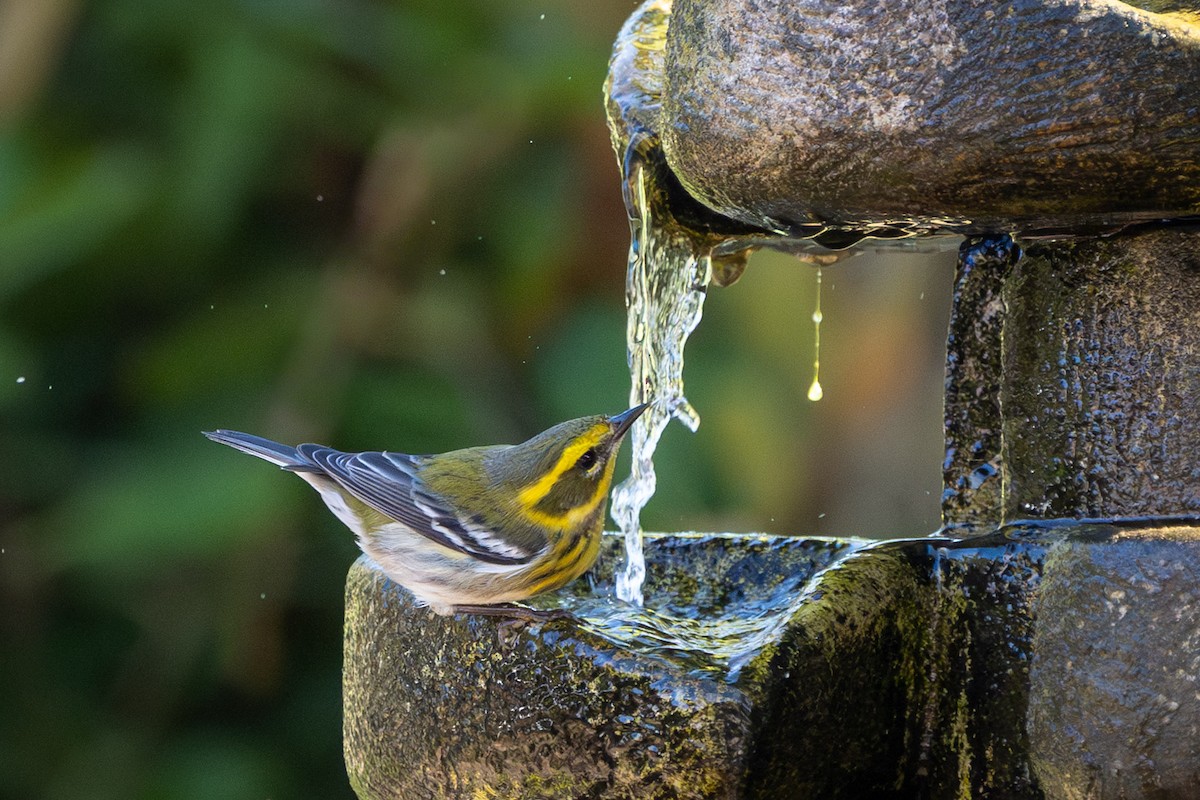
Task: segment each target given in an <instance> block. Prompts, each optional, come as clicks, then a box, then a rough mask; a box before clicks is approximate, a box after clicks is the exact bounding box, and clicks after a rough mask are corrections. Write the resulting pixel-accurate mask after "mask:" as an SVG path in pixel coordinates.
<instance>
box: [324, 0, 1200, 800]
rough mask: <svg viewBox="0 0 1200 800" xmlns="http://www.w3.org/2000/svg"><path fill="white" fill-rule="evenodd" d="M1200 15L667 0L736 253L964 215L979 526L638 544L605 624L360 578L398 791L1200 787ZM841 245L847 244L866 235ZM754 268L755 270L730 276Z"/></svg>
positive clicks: (624, 146)
mask: <svg viewBox="0 0 1200 800" xmlns="http://www.w3.org/2000/svg"><path fill="white" fill-rule="evenodd" d="M1197 20H1200V12H1198V9H1197V7H1196V6H1195V5H1194V4H1191V5H1189V4H1188V3H1183V2H1176V3H1172V2H1170V0H1166V2H1158V3H1155V5H1154V8H1153V9H1139V8H1135V7H1132V6H1128V5H1123V4H1121V3H1117V2H1104V3H1101V2H1096V1H1095V0H1070V1H1065V2H1062V1H1059V0H1041V1H1040V2H1035V1H1034V0H1029V1H1028V2H1025V1H1024V0H1017V1H1015V2H1007V3H1000V4H996V3H991V2H982V0H944V1H943V2H935V3H918V2H915V0H914V1H912V2H910V1H909V0H893V1H892V2H888V3H882V4H881V3H879V2H876V1H875V0H844V2H839V3H837V4H833V3H829V2H827V0H674V2H673V3H672V2H669V0H648V2H646V3H644V4H643V5H642V6H641V7H640V8H639V9H638V10H637V11H636V12H635V13H634V15H633V16H632V17H631V18H630V20H629V22H628V23H627V24H626V26H625V29H624V30H623V31H622V32H621V35H620V37H619V38H618V42H617V46H616V50H615V52H614V57H613V61H612V65H611V70H610V76H609V83H608V86H607V87H606V88H607V90H608V99H609V102H608V111H609V120H610V125H611V127H612V129H613V133H614V141H615V142H616V143H617V147H618V153H619V154H621V156H622V160H623V163H626V164H629V163H631V162H632V161H637V162H638V163H640V164H642V165H643V166H644V167H646V168H648V169H649V171H651V172H652V173H653V176H654V185H653V191H652V193H653V194H654V196H655V198H656V209H657V211H656V213H657V214H658V215H659V217H660V218H661V219H665V220H668V222H667V223H666V224H669V225H672V226H676V229H677V230H682V231H686V232H687V237H688V238H689V239H690V240H692V241H693V242H695V243H696V246H697V247H698V248H706V249H707V251H708V253H709V254H710V255H711V254H716V255H718V256H719V258H717V259H716V260H715V261H714V279H715V280H717V282H719V283H731V282H733V281H734V280H736V277H737V274H738V273H739V271H740V269H741V268H742V267H744V253H745V251H747V250H748V249H752V248H755V247H777V248H781V249H787V250H789V251H791V252H794V253H796V254H797V255H799V256H800V258H802V259H808V260H814V261H820V260H822V259H827V258H829V257H830V254H836V252H837V251H838V250H839V249H840V248H844V247H847V246H851V245H853V244H855V243H856V242H859V241H862V240H864V239H868V240H872V241H881V240H888V239H905V240H913V241H916V240H921V239H922V238H923V237H934V236H957V237H961V238H962V245H961V248H960V251H959V254H960V255H959V263H958V270H957V277H956V286H955V294H954V309H953V313H952V317H951V323H950V331H949V338H948V346H947V369H946V397H945V420H946V425H945V430H946V458H945V462H944V493H943V502H942V507H943V517H944V522H945V525H944V528H943V530H942V531H940V532H939V533H938V534H935V535H933V536H930V537H928V538H925V539H918V540H906V541H894V542H880V543H867V542H863V541H850V540H816V539H799V538H797V539H789V538H782V537H767V536H754V535H743V536H735V535H682V534H681V535H661V536H651V537H648V539H647V553H648V557H647V563H648V577H647V584H646V589H645V596H646V607H645V608H644V609H641V610H637V609H631V608H628V607H624V606H622V604H619V603H617V602H616V601H615V600H613V599H612V583H613V580H614V578H613V576H614V573H615V571H616V569H617V568H618V567H619V563H620V560H621V556H620V553H619V552H618V544H617V542H616V541H615V539H614V540H613V541H610V542H608V543H607V544H606V550H605V552H604V553H603V555H602V556H601V559H600V562H599V563H598V565H597V568H596V570H595V574H594V576H593V578H592V579H591V581H590V582H583V581H581V582H579V584H578V585H577V586H575V587H572V588H571V590H569V591H564V593H562V594H561V595H560V596H558V597H555V598H550V599H548V600H547V602H548V603H551V604H555V605H557V606H559V607H562V608H567V609H569V610H571V611H572V612H573V613H574V614H575V618H574V619H570V620H555V621H551V622H545V623H535V624H525V625H517V624H512V623H508V624H506V623H503V622H498V621H496V620H494V619H491V618H472V617H467V616H459V617H455V618H437V617H432V616H431V615H429V613H428V612H427V611H425V610H422V609H417V608H415V607H414V606H413V604H412V602H411V599H410V598H409V596H408V595H407V594H406V593H405V592H404V590H402V589H398V588H397V587H394V586H392V585H390V584H389V583H388V582H387V580H386V578H384V577H383V576H382V574H381V573H379V572H378V570H377V569H376V568H375V567H374V565H372V564H371V563H370V562H369V561H366V560H360V561H359V562H358V563H356V564H355V565H354V566H353V567H352V569H351V571H350V575H349V579H348V582H347V593H346V603H347V613H346V628H345V670H344V680H345V753H346V763H347V769H348V772H349V775H350V779H351V783H352V784H353V786H354V788H355V790H356V791H357V792H358V794H359V796H360V797H363V798H426V797H428V798H460V797H461V798H475V797H488V798H575V797H580V798H584V797H586V798H610V797H611V798H632V797H637V798H730V799H734V798H739V799H740V798H876V797H897V798H910V797H918V798H959V797H963V798H967V797H998V798H1043V797H1045V798H1092V797H1095V798H1108V797H1112V798H1140V797H1145V798H1175V797H1178V798H1188V797H1197V796H1200V525H1198V524H1197V515H1200V462H1198V461H1197V454H1200V247H1198V245H1200V233H1197V229H1198V227H1197V226H1198V224H1200V81H1198V80H1197V78H1200V26H1198V24H1197ZM835 268H836V267H835ZM730 291H736V289H731V290H730Z"/></svg>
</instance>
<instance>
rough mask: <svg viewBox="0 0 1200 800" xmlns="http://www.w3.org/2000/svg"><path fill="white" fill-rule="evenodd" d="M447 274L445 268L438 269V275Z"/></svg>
mask: <svg viewBox="0 0 1200 800" xmlns="http://www.w3.org/2000/svg"><path fill="white" fill-rule="evenodd" d="M445 274H446V270H444V269H439V270H438V275H445Z"/></svg>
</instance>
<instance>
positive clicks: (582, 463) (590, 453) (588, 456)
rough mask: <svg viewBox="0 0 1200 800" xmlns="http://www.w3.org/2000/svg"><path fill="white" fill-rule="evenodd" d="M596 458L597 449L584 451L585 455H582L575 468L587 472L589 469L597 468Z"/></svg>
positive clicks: (592, 448)
mask: <svg viewBox="0 0 1200 800" xmlns="http://www.w3.org/2000/svg"><path fill="white" fill-rule="evenodd" d="M596 458H597V456H596V448H594V447H589V448H588V449H587V450H584V451H583V455H581V456H580V457H579V460H578V461H576V462H575V468H576V469H581V470H583V471H584V472H587V471H588V470H589V469H591V468H592V467H594V466H596Z"/></svg>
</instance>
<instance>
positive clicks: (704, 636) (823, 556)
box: [344, 531, 1059, 800]
mask: <svg viewBox="0 0 1200 800" xmlns="http://www.w3.org/2000/svg"><path fill="white" fill-rule="evenodd" d="M1046 536H1051V537H1057V536H1059V534H1058V533H1055V532H1050V533H1046V532H1030V531H1007V532H1003V533H999V534H996V535H993V536H989V537H980V538H976V539H972V540H969V541H963V542H954V541H951V540H946V539H936V538H934V539H924V540H915V541H902V542H884V543H878V544H875V545H872V546H870V547H866V548H863V549H861V550H859V551H857V552H854V553H852V554H850V555H849V556H848V557H845V558H844V559H843V560H842V561H840V562H839V563H838V564H837V566H835V567H833V568H832V569H827V570H825V571H824V572H822V573H821V574H820V576H819V577H818V578H817V579H816V581H815V583H814V584H812V585H811V586H809V587H807V589H805V587H804V584H805V582H806V580H807V579H808V578H809V577H810V576H811V575H812V574H813V572H814V571H815V570H816V569H818V568H819V567H822V566H824V565H826V564H828V563H830V561H831V559H833V558H835V557H839V556H846V554H847V553H850V552H851V549H852V548H850V547H848V546H847V543H844V542H843V543H837V542H829V541H813V540H799V539H780V538H770V537H753V536H741V537H736V536H733V537H731V536H719V537H718V536H712V537H700V538H689V537H661V538H657V539H654V540H652V545H651V547H650V562H649V565H650V581H651V582H650V583H649V584H648V585H647V598H648V600H649V602H651V603H652V605H653V610H652V611H651V612H650V613H649V614H648V615H634V616H632V617H630V616H629V615H627V614H626V615H624V616H622V615H621V614H618V613H617V610H619V609H617V610H613V609H612V608H610V607H611V606H612V605H613V604H612V603H611V602H610V601H605V600H596V599H594V598H593V599H592V600H584V599H583V598H582V596H581V597H577V598H574V599H570V600H569V601H568V602H569V604H570V607H572V608H575V609H576V610H578V611H580V613H581V614H582V615H583V616H584V617H585V618H586V620H587V621H585V622H553V623H546V624H541V625H528V626H517V627H513V626H511V625H509V626H504V625H503V624H502V623H497V621H496V620H493V619H490V618H467V617H460V618H454V619H443V618H437V617H433V616H431V615H430V614H429V613H428V612H427V611H425V610H421V609H416V608H414V607H413V606H412V603H411V601H410V599H409V598H408V596H407V593H406V592H404V591H403V590H400V589H397V588H396V587H395V586H392V585H389V584H388V583H387V581H386V579H385V578H384V577H383V576H382V575H381V574H380V573H378V572H377V571H376V570H375V569H374V568H373V566H372V565H371V564H370V563H369V562H367V561H366V560H361V561H359V562H358V563H356V564H355V566H354V567H353V568H352V570H351V573H350V577H349V581H348V583H347V617H346V654H345V674H344V679H345V707H346V712H345V746H346V762H347V767H348V770H349V773H350V775H351V781H352V783H353V785H354V787H355V789H356V791H358V793H359V795H360V796H361V797H363V798H425V797H429V798H459V797H462V798H473V797H476V796H486V797H502V798H542V797H547V798H576V797H580V798H582V797H586V798H610V797H611V798H630V797H638V798H643V797H644V798H676V797H680V798H689V797H695V798H738V799H740V798H756V799H758V800H767V799H768V798H770V800H777V799H781V800H787V799H788V798H811V797H820V798H831V799H836V798H861V797H872V798H874V797H896V798H957V797H969V796H981V795H986V794H991V795H992V796H1002V797H1011V798H1036V797H1038V796H1039V794H1038V792H1037V789H1036V786H1035V785H1034V784H1033V783H1032V781H1031V778H1030V773H1029V768H1028V761H1027V742H1026V737H1025V733H1024V720H1025V698H1026V692H1027V684H1028V680H1027V673H1026V667H1027V658H1028V652H1029V644H1028V643H1029V641H1030V637H1031V625H1032V617H1031V615H1030V614H1029V603H1030V599H1031V596H1032V592H1033V591H1034V590H1035V589H1036V586H1037V582H1038V574H1039V571H1040V564H1041V558H1042V555H1043V553H1044V552H1045V542H1044V538H1045V537H1046ZM614 539H615V537H614ZM602 559H603V561H602V573H603V574H608V572H609V571H610V570H611V566H612V564H613V563H615V562H616V561H617V554H616V543H615V541H612V540H610V542H609V543H608V544H607V545H606V555H604V556H602ZM585 586H586V584H580V586H578V587H576V588H579V589H581V590H582V588H583V587H585ZM606 591H607V579H603V580H601V581H600V584H599V586H598V592H599V593H600V595H601V596H602V597H603V596H605V592H606ZM580 603H584V604H585V605H579V604H580ZM588 603H590V605H587V604H588ZM597 608H599V609H601V613H600V614H599V615H597ZM605 608H610V610H609V611H608V612H605V611H603V609H605ZM737 608H742V609H743V611H747V610H749V609H753V610H754V613H752V614H751V613H741V612H739V613H738V615H737V617H738V619H739V620H740V621H739V622H737V624H736V625H734V626H727V627H722V628H717V629H713V628H710V627H709V628H707V630H706V626H710V625H711V623H712V621H713V620H714V619H720V618H721V617H722V616H723V615H726V614H728V612H729V611H730V609H737ZM606 614H607V616H606ZM663 614H673V615H676V616H677V617H678V620H677V621H676V622H675V623H674V624H673V626H671V628H670V629H667V628H660V627H657V626H656V625H655V624H654V621H655V619H656V618H661V615H663ZM680 620H681V621H680ZM714 630H718V631H720V635H715V636H714V635H712V634H713V631H714ZM749 630H754V631H757V633H758V634H759V638H758V639H757V640H756V641H755V643H754V644H753V646H751V647H746V646H744V642H741V643H739V641H738V640H739V639H745V638H746V636H747V631H749ZM706 647H707V648H708V650H707V654H706V653H705V652H703V651H704V648H706ZM723 648H724V650H723V651H722V649H723ZM714 654H716V655H718V656H719V657H714Z"/></svg>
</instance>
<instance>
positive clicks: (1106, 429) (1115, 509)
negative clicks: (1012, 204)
mask: <svg viewBox="0 0 1200 800" xmlns="http://www.w3.org/2000/svg"><path fill="white" fill-rule="evenodd" d="M1004 239H1006V237H1002V238H1001V239H992V240H987V239H981V240H978V241H974V242H972V241H968V242H967V243H966V244H965V245H964V247H963V250H962V252H961V254H960V264H959V274H960V284H959V287H958V288H959V291H958V293H957V294H956V299H955V303H956V305H955V311H954V316H953V321H952V323H951V338H950V345H949V348H948V360H947V377H946V387H947V390H946V421H947V423H946V435H947V445H946V453H947V457H946V478H945V480H946V492H945V494H944V496H943V505H942V508H943V516H944V519H945V521H946V522H947V523H948V524H956V523H966V524H979V523H981V522H983V523H996V522H1004V521H1007V520H1013V519H1028V518H1062V517H1075V518H1119V517H1140V516H1173V515H1181V514H1184V515H1186V514H1197V513H1200V461H1198V460H1197V458H1196V454H1197V453H1200V235H1197V234H1194V233H1186V232H1180V231H1175V230H1160V231H1155V232H1147V233H1142V234H1139V235H1126V236H1120V237H1115V238H1110V239H1095V240H1089V241H1077V242H1031V243H1028V244H1027V246H1026V247H1025V251H1024V256H1023V257H1022V258H1021V259H1020V260H1019V261H1017V263H1016V265H1015V266H1010V265H1009V264H1008V262H1006V261H1004V260H1003V259H1000V260H997V259H996V258H995V257H994V254H993V255H992V256H989V255H988V253H990V252H992V251H994V250H995V248H997V247H1001V245H1002V242H1003V240H1004ZM1008 247H1009V252H1010V253H1011V252H1016V251H1017V248H1016V247H1015V245H1011V244H1009V245H1008ZM1001 249H1003V248H1002V247H1001ZM989 259H990V260H989ZM980 264H983V265H984V266H986V267H987V268H986V269H984V270H980V269H978V266H979V265H980Z"/></svg>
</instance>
